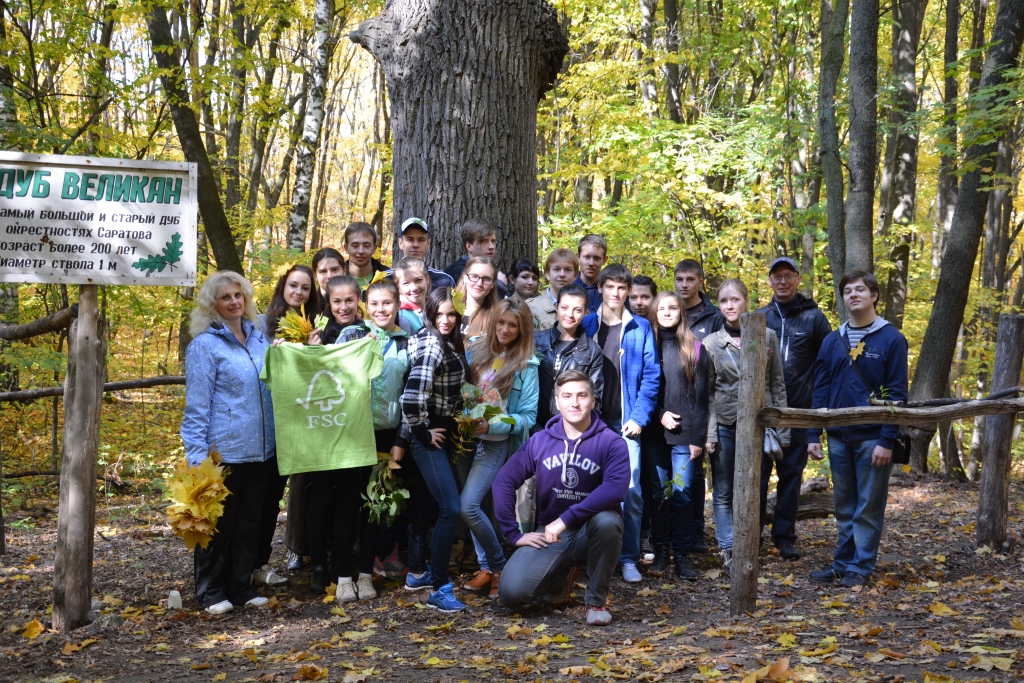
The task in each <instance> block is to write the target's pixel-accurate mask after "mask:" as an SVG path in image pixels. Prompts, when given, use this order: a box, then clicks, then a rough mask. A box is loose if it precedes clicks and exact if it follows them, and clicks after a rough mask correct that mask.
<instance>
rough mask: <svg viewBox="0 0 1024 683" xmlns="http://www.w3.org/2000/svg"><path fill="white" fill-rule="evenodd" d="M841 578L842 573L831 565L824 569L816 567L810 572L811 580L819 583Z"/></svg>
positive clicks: (831, 581) (833, 581)
mask: <svg viewBox="0 0 1024 683" xmlns="http://www.w3.org/2000/svg"><path fill="white" fill-rule="evenodd" d="M841 578H843V573H842V572H840V571H839V570H838V569H835V568H834V567H832V566H831V565H829V566H828V567H825V568H824V569H816V570H814V571H813V572H811V580H812V581H817V582H819V583H835V582H837V581H839V580H840V579H841Z"/></svg>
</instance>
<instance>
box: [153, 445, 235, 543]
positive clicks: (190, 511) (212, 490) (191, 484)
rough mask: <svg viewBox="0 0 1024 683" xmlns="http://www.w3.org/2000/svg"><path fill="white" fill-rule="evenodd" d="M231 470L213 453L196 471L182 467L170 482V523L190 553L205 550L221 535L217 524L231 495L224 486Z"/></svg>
mask: <svg viewBox="0 0 1024 683" xmlns="http://www.w3.org/2000/svg"><path fill="white" fill-rule="evenodd" d="M227 473H228V470H227V468H225V467H223V466H222V465H221V464H220V453H218V452H217V451H216V450H211V451H210V455H208V456H207V457H206V459H205V460H203V461H202V462H201V463H199V465H198V466H196V467H190V466H189V465H188V463H187V462H181V463H178V465H176V466H175V468H174V474H172V475H171V477H170V478H169V479H168V480H167V488H168V491H169V492H170V498H171V500H173V501H174V503H173V504H172V505H170V506H169V507H168V508H167V521H168V523H170V525H171V529H173V530H174V533H175V534H177V535H178V536H179V537H180V538H181V539H182V540H183V541H185V546H186V547H187V548H188V549H189V550H194V549H195V547H196V545H199V546H201V547H203V548H205V547H206V546H208V545H209V544H210V539H211V538H213V535H214V534H215V533H216V532H217V520H218V519H220V516H221V515H222V514H224V499H225V498H227V497H228V496H229V495H230V494H231V492H230V491H228V489H227V487H226V486H224V479H225V477H226V476H227Z"/></svg>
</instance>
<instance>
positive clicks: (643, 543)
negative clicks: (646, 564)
mask: <svg viewBox="0 0 1024 683" xmlns="http://www.w3.org/2000/svg"><path fill="white" fill-rule="evenodd" d="M656 554H657V553H656V552H655V551H654V546H653V545H651V539H650V538H644V539H641V540H640V557H642V558H643V559H645V560H653V559H654V558H655V555H656Z"/></svg>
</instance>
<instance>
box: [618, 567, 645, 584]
mask: <svg viewBox="0 0 1024 683" xmlns="http://www.w3.org/2000/svg"><path fill="white" fill-rule="evenodd" d="M622 580H623V581H625V582H626V583H640V582H641V581H643V580H644V577H643V576H641V575H640V571H639V570H638V569H637V568H636V565H635V564H630V563H628V562H627V563H623V565H622Z"/></svg>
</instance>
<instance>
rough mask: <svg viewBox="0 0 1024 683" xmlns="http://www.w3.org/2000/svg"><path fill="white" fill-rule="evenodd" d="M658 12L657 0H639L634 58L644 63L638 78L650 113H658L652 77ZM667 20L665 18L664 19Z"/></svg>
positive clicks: (656, 90)
mask: <svg viewBox="0 0 1024 683" xmlns="http://www.w3.org/2000/svg"><path fill="white" fill-rule="evenodd" d="M657 14H658V0H640V45H639V46H638V47H637V49H636V59H637V61H638V62H640V63H642V64H644V65H646V67H647V68H646V69H645V70H644V77H643V78H642V79H640V94H641V95H642V96H643V98H644V100H645V101H646V102H647V103H648V105H649V106H650V107H651V112H650V113H651V115H653V116H657V113H658V85H657V82H656V81H655V77H654V69H653V68H652V67H651V64H653V62H654V56H653V55H654V25H655V23H656V20H655V16H656V15H657ZM666 21H667V20H666Z"/></svg>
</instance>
